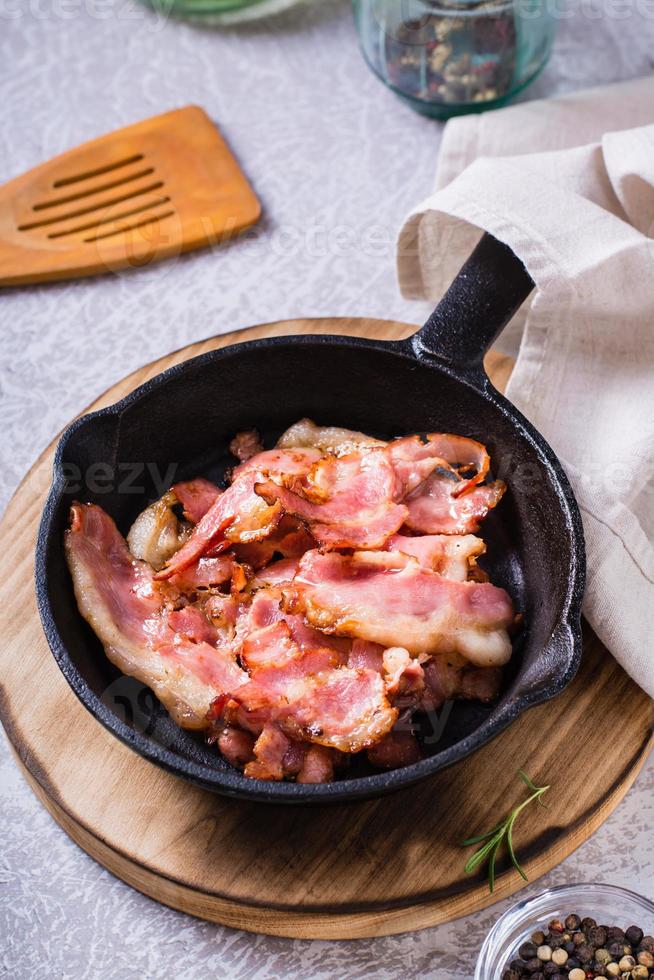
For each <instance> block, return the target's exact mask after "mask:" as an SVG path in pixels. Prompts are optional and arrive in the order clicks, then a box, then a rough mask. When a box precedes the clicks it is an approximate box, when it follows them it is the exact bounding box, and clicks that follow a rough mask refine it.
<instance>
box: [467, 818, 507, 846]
mask: <svg viewBox="0 0 654 980" xmlns="http://www.w3.org/2000/svg"><path fill="white" fill-rule="evenodd" d="M505 822H506V821H504V820H503V821H502V823H498V825H497V826H496V827H493V829H492V830H488V831H486V833H485V834H478V835H477V837H468V839H467V840H463V841H461V847H472V845H473V844H481V842H482V841H483V840H488V838H489V837H494V836H495V834H496V833H497V832H498V830H501V829H502V827H503V826H504V824H505Z"/></svg>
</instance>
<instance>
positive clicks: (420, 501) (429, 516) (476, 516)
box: [405, 469, 506, 535]
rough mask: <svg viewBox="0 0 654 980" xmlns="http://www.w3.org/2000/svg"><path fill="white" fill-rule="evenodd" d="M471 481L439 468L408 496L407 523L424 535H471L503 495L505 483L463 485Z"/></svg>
mask: <svg viewBox="0 0 654 980" xmlns="http://www.w3.org/2000/svg"><path fill="white" fill-rule="evenodd" d="M467 483H469V481H466V480H460V479H459V477H458V476H457V474H456V473H455V472H454V471H453V470H443V469H439V470H437V471H436V472H435V473H432V475H431V476H430V477H429V478H428V479H427V480H426V481H425V483H424V484H423V486H421V487H419V488H418V489H417V490H415V491H414V493H412V494H411V495H410V496H409V497H407V499H406V501H405V503H406V506H407V509H408V515H407V518H406V526H407V527H408V528H410V529H411V530H412V531H416V532H419V533H421V534H457V535H462V534H471V533H473V532H474V531H478V530H479V525H480V523H481V521H482V520H483V519H484V518H485V517H486V515H487V514H488V512H489V511H490V510H492V509H493V508H494V507H497V505H498V504H499V502H500V500H501V499H502V497H503V496H504V492H505V490H506V486H505V484H504V483H503V482H502V481H501V480H496V481H495V482H494V483H488V484H483V485H481V486H473V487H472V489H467V490H466V489H465V487H463V488H462V484H467Z"/></svg>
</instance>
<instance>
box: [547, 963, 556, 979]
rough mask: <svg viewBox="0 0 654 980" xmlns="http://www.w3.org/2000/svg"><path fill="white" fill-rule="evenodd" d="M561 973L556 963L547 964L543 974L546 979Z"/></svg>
mask: <svg viewBox="0 0 654 980" xmlns="http://www.w3.org/2000/svg"><path fill="white" fill-rule="evenodd" d="M558 972H559V968H558V966H557V965H556V963H546V964H545V966H544V967H543V973H544V974H545V976H546V977H552V976H554V974H555V973H558Z"/></svg>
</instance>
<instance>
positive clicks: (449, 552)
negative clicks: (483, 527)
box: [386, 534, 486, 582]
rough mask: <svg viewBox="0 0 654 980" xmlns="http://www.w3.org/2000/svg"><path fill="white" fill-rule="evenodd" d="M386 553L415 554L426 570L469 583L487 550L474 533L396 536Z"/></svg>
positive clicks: (391, 540) (389, 541)
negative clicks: (477, 560) (468, 579)
mask: <svg viewBox="0 0 654 980" xmlns="http://www.w3.org/2000/svg"><path fill="white" fill-rule="evenodd" d="M386 550H387V551H399V552H401V553H402V554H404V555H413V557H414V558H417V560H418V562H419V563H420V564H421V565H422V567H423V568H429V569H431V570H432V571H433V572H438V573H439V575H443V576H444V577H445V578H451V579H454V580H456V581H458V582H465V581H466V580H467V578H468V576H469V574H470V571H471V570H472V569H473V568H474V567H475V560H476V559H477V558H478V556H479V555H483V554H484V552H485V551H486V545H485V544H484V542H483V541H482V540H481V538H476V537H475V536H474V535H473V534H465V535H457V534H425V535H420V536H418V537H406V535H402V534H394V535H393V537H392V538H389V540H388V541H387V542H386Z"/></svg>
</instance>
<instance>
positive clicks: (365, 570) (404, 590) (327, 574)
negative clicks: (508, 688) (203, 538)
mask: <svg viewBox="0 0 654 980" xmlns="http://www.w3.org/2000/svg"><path fill="white" fill-rule="evenodd" d="M285 594H286V605H287V608H290V609H291V610H292V611H293V612H295V613H298V612H303V613H304V615H305V616H306V618H307V619H308V621H309V622H310V623H311V624H312V625H313V626H316V627H317V628H318V629H321V630H325V631H329V632H333V633H336V634H338V635H344V636H351V637H358V638H360V639H364V640H370V641H372V642H375V643H381V644H382V645H384V646H386V647H392V646H402V647H405V648H406V649H407V650H408V651H409V652H410V653H414V654H419V653H460V654H461V655H462V656H463V657H465V658H466V659H467V660H469V661H470V662H472V663H475V664H477V665H478V666H493V665H501V664H505V663H506V662H507V661H508V660H509V658H510V656H511V641H510V640H509V636H508V633H507V628H508V627H509V625H510V624H511V623H512V622H513V618H514V612H513V606H512V603H511V600H510V598H509V596H508V595H507V593H506V592H505V591H504V590H503V589H498V588H496V587H495V586H494V585H490V584H479V583H477V582H455V581H452V580H451V579H446V578H443V576H441V575H438V574H437V573H436V572H432V571H429V570H428V569H425V568H421V567H420V565H419V564H418V562H417V561H416V560H415V559H413V558H410V557H407V556H405V555H402V554H399V553H398V554H393V553H388V552H357V553H355V554H354V555H352V556H349V557H346V556H344V555H339V554H336V553H334V552H331V553H329V554H320V552H317V551H310V552H308V553H307V554H306V555H305V556H304V558H303V559H302V561H301V563H300V568H299V570H298V573H297V575H296V577H295V579H294V581H293V583H292V584H291V585H290V586H288V587H287V589H286V592H285Z"/></svg>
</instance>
